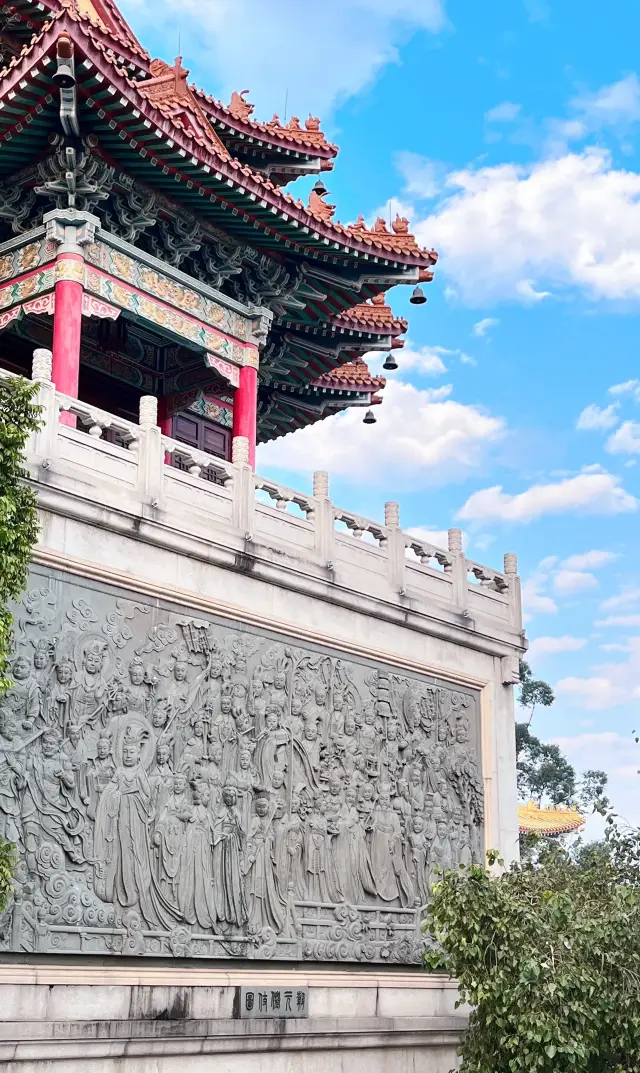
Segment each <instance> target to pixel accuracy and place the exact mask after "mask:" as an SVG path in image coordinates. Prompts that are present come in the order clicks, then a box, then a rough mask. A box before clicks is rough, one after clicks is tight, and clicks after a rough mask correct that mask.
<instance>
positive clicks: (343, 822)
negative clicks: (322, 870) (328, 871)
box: [332, 786, 376, 905]
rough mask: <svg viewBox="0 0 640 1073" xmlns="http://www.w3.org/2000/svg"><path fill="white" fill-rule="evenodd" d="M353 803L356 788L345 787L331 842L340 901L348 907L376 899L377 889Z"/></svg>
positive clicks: (364, 837) (359, 820)
mask: <svg viewBox="0 0 640 1073" xmlns="http://www.w3.org/2000/svg"><path fill="white" fill-rule="evenodd" d="M356 800H357V795H356V789H355V787H354V786H347V787H346V788H345V791H344V801H343V803H342V805H341V808H340V813H339V816H338V817H337V821H336V826H337V830H338V833H337V834H336V836H335V838H334V840H333V844H332V853H333V858H334V862H335V872H336V875H337V877H338V883H339V885H340V890H341V892H342V896H343V898H344V899H345V901H347V902H349V904H350V905H363V904H364V902H365V900H366V899H365V894H369V895H371V896H372V897H373V896H375V893H376V886H375V880H374V878H373V874H372V872H371V860H370V859H369V853H368V849H367V840H366V834H365V830H364V827H363V824H362V822H361V819H360V813H359V812H358V809H357V807H356Z"/></svg>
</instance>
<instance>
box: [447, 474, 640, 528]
mask: <svg viewBox="0 0 640 1073" xmlns="http://www.w3.org/2000/svg"><path fill="white" fill-rule="evenodd" d="M637 507H638V501H637V499H635V497H634V496H632V495H630V494H629V493H628V492H626V491H625V490H624V488H622V487H621V485H620V478H619V477H616V476H614V475H613V474H611V473H606V472H599V471H598V472H584V471H583V472H582V473H580V474H578V475H577V476H575V477H569V478H567V479H566V480H561V481H558V482H556V483H549V484H534V485H532V486H531V487H530V488H528V489H527V490H526V491H525V492H520V493H519V494H517V495H509V494H508V493H506V492H504V491H503V490H502V487H501V486H500V485H495V486H494V487H492V488H484V489H482V490H481V491H479V492H474V493H473V495H471V496H470V497H469V499H468V500H467V502H466V503H465V504H464V506H463V507H462V509H461V510H460V511H459V514H458V516H459V517H460V518H463V519H465V520H467V521H493V520H499V521H507V522H530V521H532V520H533V519H534V518H541V517H542V516H543V515H545V514H564V513H579V514H620V513H625V512H628V511H634V510H637Z"/></svg>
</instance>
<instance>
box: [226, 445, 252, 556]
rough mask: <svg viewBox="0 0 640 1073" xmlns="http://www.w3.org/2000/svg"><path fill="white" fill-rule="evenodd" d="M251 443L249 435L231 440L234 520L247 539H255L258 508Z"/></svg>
mask: <svg viewBox="0 0 640 1073" xmlns="http://www.w3.org/2000/svg"><path fill="white" fill-rule="evenodd" d="M249 458H250V443H249V439H248V437H247V436H234V437H233V439H232V441H231V461H232V463H233V467H234V469H233V485H232V487H231V494H232V520H233V524H234V525H235V527H236V529H239V530H240V532H241V533H242V535H243V537H244V539H245V540H253V530H254V524H255V510H256V483H255V477H254V473H253V468H252V466H251V465H250V464H249Z"/></svg>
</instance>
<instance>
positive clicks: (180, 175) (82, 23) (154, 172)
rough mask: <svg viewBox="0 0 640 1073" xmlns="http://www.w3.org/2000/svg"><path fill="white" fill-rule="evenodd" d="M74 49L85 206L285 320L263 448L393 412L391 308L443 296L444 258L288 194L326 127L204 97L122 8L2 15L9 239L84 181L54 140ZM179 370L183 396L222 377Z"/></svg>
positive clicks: (389, 228) (270, 355)
mask: <svg viewBox="0 0 640 1073" xmlns="http://www.w3.org/2000/svg"><path fill="white" fill-rule="evenodd" d="M61 38H63V39H65V40H68V41H69V43H70V45H69V47H70V49H71V50H72V52H73V57H74V65H75V78H76V86H75V104H74V109H75V110H74V116H75V120H74V122H75V123H76V125H77V130H74V129H73V126H72V129H70V130H69V131H68V132H67V133H70V134H71V135H72V136H76V140H77V145H78V154H77V159H78V171H77V176H76V177H75V185H76V196H75V207H76V208H79V209H88V210H89V211H90V212H92V213H94V214H96V215H98V216H99V217H101V219H102V220H103V221H105V223H104V226H108V227H109V228H110V229H112V230H114V232H115V233H116V234H119V235H120V236H121V237H123V238H126V240H127V241H129V242H133V243H135V244H136V245H138V246H140V247H142V248H143V249H147V250H148V252H150V253H152V254H154V255H155V256H160V257H162V258H164V259H165V260H167V261H168V263H169V264H171V265H172V266H173V267H177V268H179V269H180V270H181V271H182V272H184V273H186V274H187V275H190V276H192V277H195V278H197V279H199V280H201V281H203V282H207V283H210V284H211V285H213V286H214V287H216V288H217V289H219V290H221V291H223V292H224V293H226V294H228V295H229V296H231V297H233V298H237V299H238V300H240V301H242V302H247V303H253V304H256V305H262V306H266V307H268V308H270V309H271V310H272V311H273V314H274V319H273V322H272V327H271V330H270V334H269V339H268V342H267V345H266V347H265V348H264V351H263V354H262V358H261V365H260V388H259V428H258V438H259V439H260V440H266V439H270V438H273V437H276V436H279V435H282V434H283V433H285V432H288V431H290V430H292V429H294V428H297V427H300V426H302V425H305V424H308V423H310V422H313V421H315V420H317V419H318V418H321V417H323V416H325V415H326V414H328V413H333V412H335V411H336V410H337V409H342V408H344V407H345V406H348V405H353V404H356V405H370V403H371V402H372V401H374V402H375V401H379V399H378V397H377V396H376V392H378V391H379V390H380V389H381V388H382V387H383V386H384V380H383V379H382V378H381V377H376V376H372V375H370V373H369V371H368V368H367V366H366V364H365V363H364V362H363V361H362V354H364V353H366V352H367V351H371V350H383V349H387V348H390V347H400V346H402V340H401V339H400V336H401V335H402V333H403V332H404V331H405V330H406V322H405V321H403V320H401V319H398V318H394V316H393V314H392V311H391V309H390V308H389V306H388V305H386V303H385V299H384V294H385V292H386V291H387V290H388V289H389V288H390V287H391V286H393V285H395V284H397V283H408V284H411V285H413V286H415V284H416V283H419V282H428V281H429V280H430V279H431V278H432V273H431V268H432V266H433V265H434V264H435V262H436V259H437V258H436V254H435V253H434V251H432V250H427V249H421V248H420V247H419V246H418V243H417V242H416V240H415V238H414V236H413V235H412V234H411V233H410V231H409V225H408V221H407V220H405V219H403V218H401V217H397V218H396V219H395V221H392V222H391V224H390V225H387V224H386V222H385V221H384V220H382V219H378V220H377V221H376V222H375V224H374V225H373V226H367V225H366V224H365V222H364V220H363V218H362V217H360V218H359V219H358V220H357V221H356V222H355V223H352V224H346V225H345V224H342V223H339V222H338V221H336V219H335V218H334V214H335V209H334V206H332V205H330V204H329V203H328V202H327V200H326V189H325V187H324V184H323V183H322V181H319V182H318V183H317V184H316V187H315V188H314V190H313V191H312V193H311V195H310V198H309V201H308V203H307V204H304V203H303V202H302V201H301V200H300V199H299V198H297V197H295V196H294V195H293V194H291V193H289V192H288V191H287V189H286V188H285V187H286V185H287V184H288V183H289V182H290V181H291V180H293V179H295V178H296V177H297V176H300V175H309V174H316V173H317V174H318V176H320V174H321V173H326V172H328V171H330V169H331V168H332V167H333V163H334V160H335V157H336V154H337V148H336V146H335V145H332V144H331V143H330V142H329V141H327V139H326V137H325V135H324V134H323V133H322V131H321V130H320V122H319V120H318V119H317V118H315V117H313V116H309V117H308V118H307V119H306V120H305V121H303V122H300V121H299V120H298V119H297V118H296V117H292V118H291V119H290V120H289V121H288V122H286V123H285V122H281V121H280V120H279V119H278V117H277V116H274V117H273V119H272V120H271V121H270V122H267V123H261V122H258V121H256V120H255V119H254V117H253V111H254V109H253V106H252V105H251V104H250V103H249V101H248V100H247V91H246V90H242V91H239V92H235V93H233V94H232V97H231V100H230V102H229V103H228V104H227V105H224V104H222V103H220V102H219V101H217V100H215V99H214V98H212V97H210V96H208V95H207V94H205V93H203V92H202V91H201V90H199V89H197V88H196V87H195V86H193V85H192V84H190V83H189V81H188V71H187V70H185V68H184V67H183V66H182V61H181V59H177V60H176V61H175V63H174V64H173V65H169V64H167V63H165V62H163V61H162V60H158V59H151V57H150V56H149V54H148V53H147V52H146V50H145V49H144V48H143V47H142V46H141V44H140V43H139V41H138V40H137V38H136V37H135V35H134V34H133V32H132V31H131V29H130V27H129V26H128V24H127V22H126V21H125V20H124V18H123V17H122V15H121V13H120V12H119V11H118V9H117V7H116V5H115V4H114V3H113V2H112V0H37V2H36V0H12V2H6V0H5V2H0V52H1V53H2V61H1V62H3V63H4V69H3V70H2V71H1V72H0V147H1V150H2V151H1V152H0V241H4V240H6V238H8V237H11V235H12V234H19V233H20V232H21V231H25V230H26V229H28V228H29V227H31V226H33V222H34V219H36V217H37V216H38V213H39V214H40V217H41V215H42V212H43V211H46V210H47V209H48V208H51V207H52V206H54V205H55V204H56V202H55V197H56V182H57V181H58V179H59V177H60V175H61V174H63V173H64V169H65V167H67V168H68V163H65V160H64V158H63V156H62V155H61V154H62V148H61V145H62V143H61V139H60V136H59V135H56V134H55V133H52V132H55V131H57V130H59V129H60V116H61V112H60V94H59V91H58V88H57V86H56V84H55V83H54V80H53V76H54V74H55V72H56V55H57V49H58V46H59V42H60V40H61ZM69 122H70V121H69ZM58 207H60V203H58ZM191 357H193V356H192V355H191ZM84 360H89V359H86V358H85V356H84V352H83V361H84ZM176 362H177V363H178V365H179V364H180V362H182V363H183V366H184V368H182V366H181V367H180V370H181V371H180V375H181V376H182V381H181V388H182V390H185V391H188V390H192V389H195V388H199V389H206V387H207V383H208V381H207V377H210V376H211V375H212V374H211V372H210V371H208V370H207V369H205V368H203V367H202V363H193V362H191V364H190V361H189V355H188V354H186V355H182V357H180V356H178V358H176V359H175V361H174V366H175V364H176ZM173 372H174V373H175V368H174V370H173ZM156 378H157V393H158V394H159V395H162V394H163V391H165V389H166V390H168V384H169V382H170V381H169V377H168V373H167V369H166V368H165V367H164V366H163V365H162V362H161V361H159V363H158V367H157V369H156ZM175 381H176V377H175V375H172V378H171V383H175Z"/></svg>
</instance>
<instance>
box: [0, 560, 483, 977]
mask: <svg viewBox="0 0 640 1073" xmlns="http://www.w3.org/2000/svg"><path fill="white" fill-rule="evenodd" d="M16 623H17V633H16V653H15V658H14V660H13V664H12V673H13V677H14V679H15V685H14V686H13V687H12V689H11V690H10V691H9V693H7V694H6V695H5V696H4V697H3V698H2V704H1V707H0V767H1V769H2V778H1V780H0V834H3V835H4V836H5V837H7V838H9V839H11V840H12V841H15V842H16V843H17V844H18V846H19V849H20V856H21V861H22V863H21V867H20V871H19V874H18V882H17V887H16V896H15V900H14V903H13V905H12V906H11V907H10V909H9V911H8V913H7V914H5V918H4V920H3V921H2V939H1V948H3V949H5V950H13V951H35V952H45V951H65V952H68V953H87V954H106V953H113V954H147V955H157V956H167V955H174V956H178V957H214V958H224V957H226V958H233V957H242V958H258V959H269V958H274V957H276V958H277V959H278V960H287V959H290V960H296V961H300V960H316V961H349V960H354V961H363V962H367V961H369V962H375V961H381V962H386V963H392V962H396V963H398V962H400V963H409V962H414V961H417V960H418V959H419V955H420V950H421V945H422V940H421V936H420V930H419V924H420V919H421V915H422V911H423V908H424V905H425V903H426V901H427V899H428V895H429V889H430V886H431V884H432V883H433V881H434V878H435V877H436V875H437V870H438V868H440V867H442V866H447V865H451V864H455V863H458V862H465V861H470V860H471V859H476V860H478V859H480V857H481V854H482V850H483V821H484V802H483V788H482V780H481V775H480V768H479V760H478V757H479V748H480V712H479V699H478V694H477V692H476V691H475V690H472V689H468V688H465V689H463V688H460V687H456V686H451V685H447V683H446V682H444V681H441V680H438V679H435V678H428V677H426V676H423V677H418V676H414V675H409V674H406V673H397V672H396V671H394V668H393V666H390V665H382V664H380V663H376V662H374V661H368V660H366V659H364V658H362V659H357V658H355V657H353V656H351V657H349V658H345V657H344V656H341V655H340V652H339V651H330V650H328V649H321V648H320V647H319V646H313V645H311V644H308V645H306V646H301V645H300V644H299V643H298V642H295V641H288V640H287V639H286V638H285V639H283V638H282V637H281V636H279V635H276V634H269V633H267V632H266V631H259V630H257V629H254V628H250V627H248V626H242V627H239V628H238V629H234V628H232V626H230V625H229V624H228V623H224V622H222V621H216V620H215V619H213V618H211V619H209V620H207V621H204V620H202V619H195V618H194V617H193V616H192V615H191V614H190V613H189V609H188V608H182V609H176V608H175V607H171V605H168V604H163V603H162V602H160V601H150V600H149V598H148V597H147V598H145V599H137V598H136V595H135V594H132V593H123V592H118V591H116V590H113V589H109V588H108V587H107V586H105V585H103V584H101V583H92V582H85V581H81V580H78V579H72V578H70V577H65V576H64V575H61V574H56V573H54V572H52V571H43V570H41V569H37V570H35V571H34V574H33V577H32V581H31V585H30V588H29V590H28V592H27V593H26V594H25V597H24V599H23V601H22V603H21V605H20V607H19V608H17V610H16Z"/></svg>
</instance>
